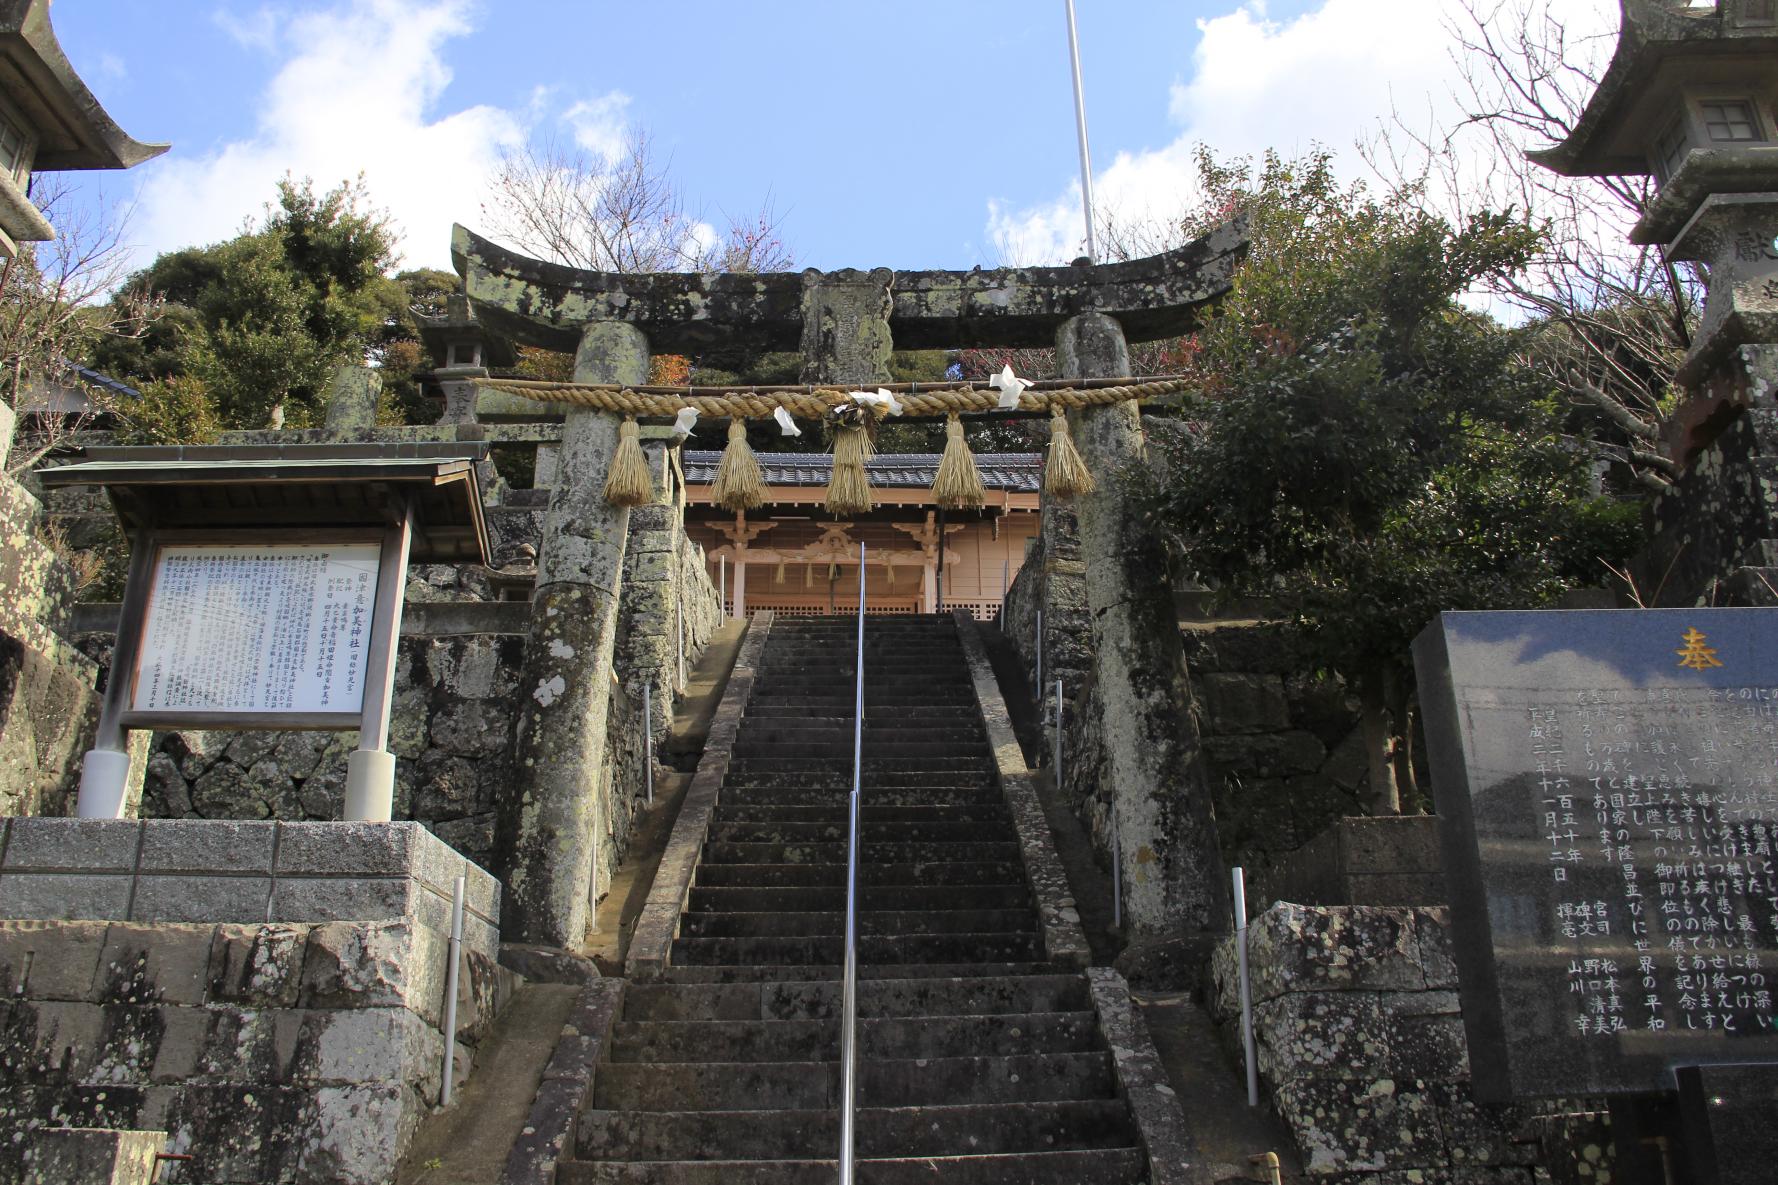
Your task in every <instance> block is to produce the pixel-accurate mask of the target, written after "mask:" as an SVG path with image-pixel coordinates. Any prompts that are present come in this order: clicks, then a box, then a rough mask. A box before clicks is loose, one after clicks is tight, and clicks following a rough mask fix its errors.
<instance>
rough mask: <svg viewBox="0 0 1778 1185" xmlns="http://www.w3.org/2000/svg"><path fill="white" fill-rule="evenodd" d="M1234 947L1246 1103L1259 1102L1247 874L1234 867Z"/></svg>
mask: <svg viewBox="0 0 1778 1185" xmlns="http://www.w3.org/2000/svg"><path fill="white" fill-rule="evenodd" d="M1234 878H1235V950H1236V953H1237V958H1238V962H1239V965H1240V971H1241V1044H1242V1046H1243V1047H1244V1048H1245V1049H1246V1051H1247V1105H1248V1106H1249V1107H1257V1106H1259V1056H1258V1052H1257V1050H1256V1049H1255V1047H1254V1042H1253V988H1252V985H1251V984H1250V983H1249V982H1248V979H1247V875H1246V872H1245V870H1244V869H1241V868H1238V867H1237V868H1236V869H1234Z"/></svg>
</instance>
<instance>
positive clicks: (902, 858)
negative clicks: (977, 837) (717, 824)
mask: <svg viewBox="0 0 1778 1185" xmlns="http://www.w3.org/2000/svg"><path fill="white" fill-rule="evenodd" d="M1018 859H1019V845H1018V844H1016V843H1013V842H1011V841H1007V842H1004V843H997V842H993V841H985V842H979V843H935V842H930V841H922V842H919V843H893V842H891V843H876V842H872V841H870V840H866V841H865V844H864V851H863V852H862V854H861V862H862V863H864V864H954V863H959V862H961V863H966V864H976V863H983V862H993V863H1007V862H1014V861H1017V860H1018ZM704 860H705V861H706V862H707V863H713V864H844V863H845V862H846V845H845V844H843V843H770V842H760V843H728V842H712V843H709V844H706V845H705V847H704Z"/></svg>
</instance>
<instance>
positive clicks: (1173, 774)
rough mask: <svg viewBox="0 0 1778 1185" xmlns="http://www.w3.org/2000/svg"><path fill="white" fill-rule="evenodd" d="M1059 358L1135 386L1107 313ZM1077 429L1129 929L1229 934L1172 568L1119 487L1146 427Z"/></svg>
mask: <svg viewBox="0 0 1778 1185" xmlns="http://www.w3.org/2000/svg"><path fill="white" fill-rule="evenodd" d="M1056 349H1057V353H1058V355H1059V361H1060V364H1061V372H1062V374H1063V375H1065V376H1067V377H1070V378H1121V377H1125V376H1127V375H1129V373H1130V357H1129V349H1128V347H1127V346H1126V345H1125V343H1124V335H1123V330H1122V329H1121V328H1120V327H1119V326H1118V323H1117V322H1116V321H1114V320H1113V319H1112V318H1110V317H1108V316H1105V315H1104V314H1101V313H1084V314H1082V315H1081V316H1078V317H1075V318H1073V319H1072V320H1069V321H1067V322H1066V323H1064V324H1063V326H1062V328H1061V330H1060V331H1059V332H1058V333H1057V335H1056ZM1070 422H1071V424H1072V425H1073V433H1074V439H1075V443H1076V445H1077V446H1078V447H1079V449H1080V453H1081V456H1082V458H1083V459H1084V460H1085V461H1086V464H1087V468H1088V469H1089V470H1091V471H1092V474H1093V477H1094V479H1095V480H1096V481H1097V483H1098V486H1097V488H1096V489H1095V490H1094V491H1093V493H1091V494H1087V495H1084V496H1082V497H1081V498H1080V499H1079V501H1078V505H1077V506H1076V514H1077V515H1078V518H1079V523H1080V559H1081V563H1082V566H1083V568H1084V572H1085V581H1086V601H1087V610H1088V612H1089V614H1090V615H1091V618H1092V633H1093V644H1094V645H1093V672H1094V679H1095V684H1096V687H1097V690H1098V695H1099V704H1100V711H1101V713H1102V719H1103V721H1104V742H1103V743H1104V751H1105V758H1104V761H1103V764H1102V766H1101V777H1109V778H1110V779H1111V783H1112V785H1111V794H1112V801H1113V802H1114V803H1115V806H1116V810H1117V815H1118V828H1117V834H1118V836H1119V839H1120V841H1121V845H1122V864H1123V869H1124V880H1125V884H1124V916H1125V918H1126V919H1127V920H1128V924H1129V927H1130V928H1131V930H1132V931H1133V932H1134V933H1135V934H1136V935H1139V936H1142V937H1144V938H1159V937H1162V936H1165V937H1168V938H1173V937H1177V936H1178V934H1179V931H1180V930H1181V929H1184V930H1186V931H1188V932H1199V933H1203V932H1215V931H1225V930H1227V929H1228V927H1229V925H1230V918H1231V915H1230V912H1229V899H1228V889H1227V886H1226V885H1225V884H1224V883H1223V869H1222V858H1221V856H1220V854H1219V852H1218V850H1217V843H1216V822H1215V818H1214V815H1213V813H1212V808H1211V800H1210V791H1209V786H1208V782H1207V780H1206V777H1205V772H1204V758H1203V752H1202V749H1201V748H1200V746H1199V743H1198V735H1197V729H1196V726H1195V725H1194V724H1193V722H1192V718H1191V686H1190V683H1189V682H1188V680H1187V676H1186V669H1185V655H1184V651H1183V649H1182V643H1181V641H1180V638H1179V626H1178V622H1177V620H1176V618H1175V614H1174V611H1173V586H1172V581H1171V579H1170V577H1169V574H1168V570H1167V560H1166V555H1165V552H1164V551H1163V550H1162V547H1161V543H1160V541H1159V540H1158V539H1156V538H1155V536H1154V534H1153V532H1151V531H1149V530H1148V529H1147V528H1145V527H1144V526H1143V525H1142V524H1141V522H1140V520H1139V519H1138V518H1137V516H1135V515H1133V514H1132V513H1131V512H1130V507H1129V491H1128V490H1127V489H1126V487H1125V484H1124V480H1123V479H1122V478H1121V477H1120V471H1121V470H1122V469H1123V467H1124V466H1125V465H1128V464H1130V463H1132V462H1135V461H1139V460H1140V459H1141V457H1142V453H1143V439H1142V421H1141V417H1140V415H1139V413H1138V411H1137V407H1136V405H1135V404H1134V403H1119V404H1113V405H1111V406H1109V407H1099V408H1090V409H1087V410H1084V411H1081V412H1076V413H1073V414H1071V416H1070ZM1046 677H1047V675H1046Z"/></svg>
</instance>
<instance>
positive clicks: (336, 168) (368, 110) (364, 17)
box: [133, 0, 527, 266]
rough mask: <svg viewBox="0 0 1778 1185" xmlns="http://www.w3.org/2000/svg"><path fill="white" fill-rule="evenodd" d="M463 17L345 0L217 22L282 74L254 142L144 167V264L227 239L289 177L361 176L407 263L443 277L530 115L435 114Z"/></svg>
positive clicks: (492, 111) (433, 5) (326, 184)
mask: <svg viewBox="0 0 1778 1185" xmlns="http://www.w3.org/2000/svg"><path fill="white" fill-rule="evenodd" d="M468 11H469V5H468V3H467V2H466V0H348V2H346V3H343V4H341V5H339V6H338V7H337V8H333V9H330V10H326V11H315V10H309V11H306V12H303V13H301V14H298V15H294V16H288V17H285V18H283V19H282V20H280V19H277V18H275V17H273V16H271V15H270V14H269V12H268V10H261V11H260V13H259V14H258V15H257V16H255V17H253V18H245V19H243V20H240V21H235V24H230V21H231V20H234V18H226V19H225V17H224V16H223V15H222V14H218V17H217V19H218V20H219V21H221V22H222V23H223V24H224V27H226V28H230V29H231V32H235V26H236V25H239V30H240V31H238V32H235V35H236V36H237V39H239V40H242V41H243V43H254V44H259V43H263V45H264V47H265V48H266V49H267V50H268V51H269V52H271V53H273V54H274V55H276V56H278V57H279V58H280V59H281V60H280V64H279V65H278V66H277V68H276V70H275V72H274V73H273V74H272V76H271V78H270V81H269V82H268V83H267V85H266V89H265V91H264V92H263V94H262V95H261V96H260V100H259V111H258V121H257V123H258V126H257V128H256V129H255V131H254V133H253V135H251V136H250V137H248V138H246V139H243V140H237V141H234V142H232V143H228V144H225V145H223V146H221V147H220V148H217V149H215V150H213V151H210V152H208V153H204V154H201V155H180V154H178V152H177V150H175V153H174V154H173V155H171V156H169V157H168V158H167V159H165V160H163V161H160V162H158V163H157V164H156V165H155V166H153V168H154V171H153V172H152V173H151V174H150V175H149V176H148V177H147V178H146V179H145V182H144V185H143V188H142V192H141V197H140V198H139V200H138V203H137V208H136V212H135V218H134V222H133V230H134V232H135V234H134V235H133V237H135V238H137V239H138V240H139V243H140V247H141V250H142V252H143V257H144V258H145V259H146V258H152V257H153V255H154V254H156V253H158V252H161V251H166V250H171V249H176V248H179V247H183V246H189V245H192V244H197V243H210V242H215V241H217V240H219V239H223V238H227V237H228V236H230V235H232V234H234V233H235V232H236V231H237V230H239V228H240V226H241V224H242V222H243V220H245V219H248V218H251V217H255V216H257V215H258V214H259V213H260V212H261V210H262V209H263V208H264V206H265V204H266V203H267V202H268V201H269V200H271V199H272V198H273V197H274V196H275V186H276V183H277V181H278V179H279V178H281V177H283V176H284V175H285V174H290V175H292V176H294V177H296V178H298V179H300V178H303V177H311V178H313V179H314V181H315V184H316V186H317V188H319V189H327V188H330V187H331V186H333V185H336V184H338V183H340V182H341V181H346V180H350V179H352V178H355V177H357V176H359V175H360V174H363V176H364V178H365V180H366V182H367V183H368V186H369V189H370V193H371V197H372V199H373V201H374V202H375V203H376V204H377V205H378V206H380V207H383V208H385V209H387V210H388V211H389V212H390V214H391V215H392V216H393V218H394V221H395V223H396V225H397V227H398V229H399V230H400V232H401V233H402V250H403V252H404V255H405V262H406V263H407V264H408V265H409V266H422V265H425V266H448V265H449V264H448V261H449V247H450V242H449V240H450V228H451V223H452V222H454V221H461V220H464V219H473V218H474V216H475V213H476V211H477V210H478V209H479V208H480V203H481V200H482V196H483V193H484V190H485V186H486V181H487V178H488V177H489V176H490V175H491V174H492V172H493V170H494V168H495V167H496V165H497V163H498V160H499V154H500V151H501V149H502V147H504V146H509V145H513V144H516V143H518V142H520V141H521V140H523V138H524V136H525V134H526V131H527V120H526V116H527V113H526V112H513V111H508V110H504V109H502V108H498V107H491V106H473V107H465V108H462V109H459V110H455V111H439V110H438V107H439V104H440V101H441V99H442V97H443V95H444V92H445V89H446V87H447V86H448V85H449V83H450V81H451V71H450V69H449V67H448V66H447V65H446V63H445V60H444V56H443V50H444V47H445V45H446V44H447V43H448V42H449V41H451V40H452V39H453V38H458V37H462V36H463V35H465V34H466V33H468V32H470V30H471V26H470V23H469V20H468Z"/></svg>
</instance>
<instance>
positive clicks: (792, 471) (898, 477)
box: [682, 449, 1043, 494]
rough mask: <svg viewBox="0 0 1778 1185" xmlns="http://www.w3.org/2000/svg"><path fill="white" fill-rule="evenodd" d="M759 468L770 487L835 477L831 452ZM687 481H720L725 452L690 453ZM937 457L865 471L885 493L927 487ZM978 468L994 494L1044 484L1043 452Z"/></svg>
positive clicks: (772, 459) (763, 462)
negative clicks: (899, 488)
mask: <svg viewBox="0 0 1778 1185" xmlns="http://www.w3.org/2000/svg"><path fill="white" fill-rule="evenodd" d="M758 457H759V467H760V469H761V471H762V472H763V473H764V475H765V481H766V484H767V485H774V486H824V485H826V484H827V483H828V480H829V479H830V478H831V477H832V476H833V454H832V453H759V454H758ZM682 460H683V463H684V466H685V480H686V481H687V482H688V483H690V484H691V485H709V484H710V483H712V482H714V481H715V480H716V467H717V465H719V464H721V462H722V454H721V453H717V452H703V451H697V450H692V449H687V450H686V451H685V455H684V457H683V458H682ZM938 462H939V454H937V453H879V454H878V455H876V456H874V457H872V458H871V459H870V460H869V461H868V462H867V463H866V466H865V468H866V469H867V470H869V472H870V480H871V484H872V485H874V486H881V487H883V488H884V489H889V488H894V487H902V488H912V489H924V488H926V487H928V486H930V485H931V484H932V479H933V478H934V477H936V476H937V475H938ZM975 464H976V468H977V469H979V470H980V471H981V474H982V485H984V486H986V487H987V488H988V489H990V490H1011V491H1013V492H1015V493H1023V494H1035V493H1036V492H1037V491H1038V490H1039V489H1040V488H1042V486H1043V454H1042V453H978V454H977V455H976V458H975Z"/></svg>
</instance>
